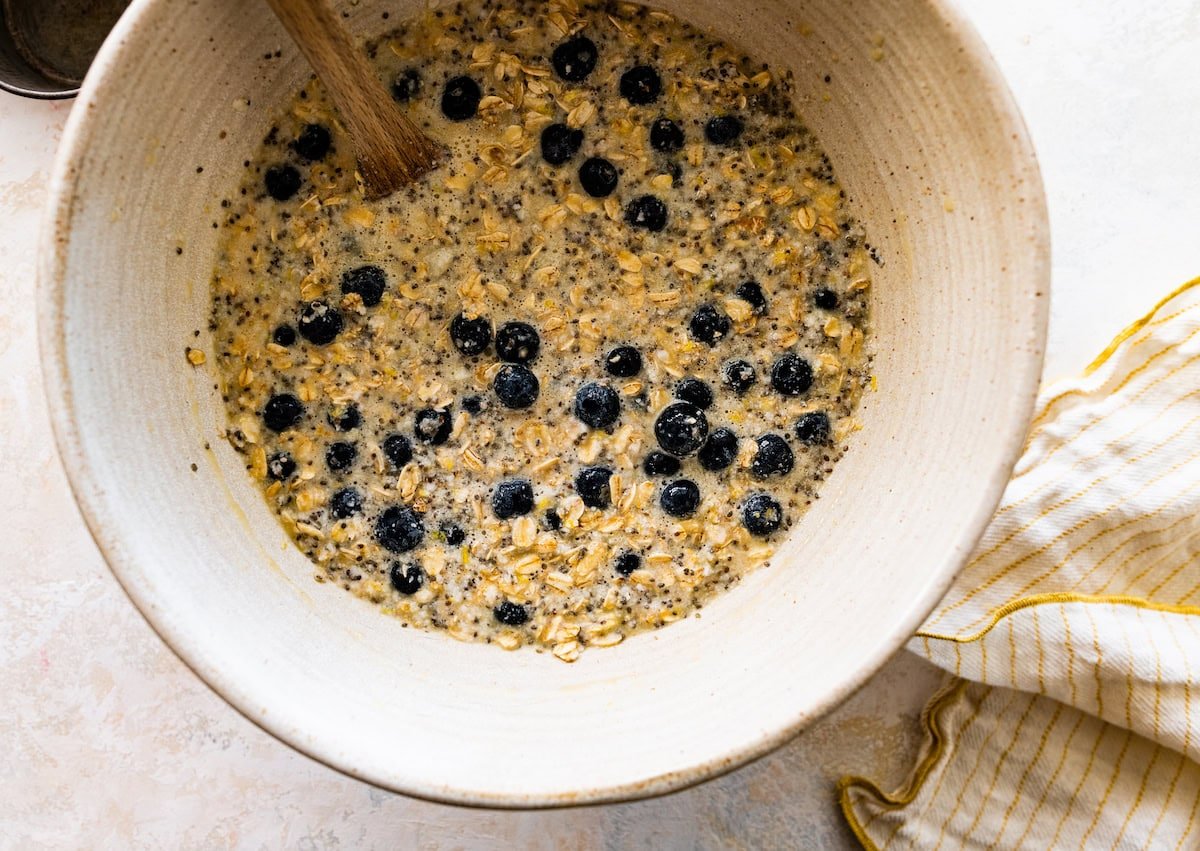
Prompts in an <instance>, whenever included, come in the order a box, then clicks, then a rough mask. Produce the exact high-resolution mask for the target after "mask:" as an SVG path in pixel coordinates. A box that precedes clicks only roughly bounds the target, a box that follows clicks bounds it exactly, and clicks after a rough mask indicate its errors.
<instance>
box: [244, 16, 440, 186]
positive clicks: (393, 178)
mask: <svg viewBox="0 0 1200 851" xmlns="http://www.w3.org/2000/svg"><path fill="white" fill-rule="evenodd" d="M267 5H269V6H270V7H271V9H272V10H273V11H274V12H275V15H276V16H277V17H278V18H279V20H280V21H281V22H282V23H283V26H284V28H285V29H286V30H287V31H288V34H289V35H291V37H292V39H293V40H294V41H295V42H296V44H297V45H299V46H300V50H301V52H303V53H304V55H305V56H306V57H307V58H308V61H309V64H311V65H312V66H313V69H314V70H315V71H316V72H317V76H318V77H320V78H321V82H322V83H324V84H325V88H326V89H328V90H329V93H330V95H332V96H333V102H334V103H335V104H336V105H337V108H338V111H339V112H340V113H341V116H342V120H343V121H344V122H345V123H346V129H347V130H349V131H350V142H351V144H352V145H353V146H354V154H355V156H356V157H358V169H359V173H360V174H361V175H362V177H363V182H364V183H365V194H366V197H368V198H383V197H385V196H387V195H391V194H392V193H393V192H395V191H396V190H397V189H399V188H400V187H401V186H404V185H405V184H407V183H410V182H412V181H413V180H415V179H416V178H418V177H419V176H421V175H422V174H424V173H425V172H426V171H429V169H431V168H433V167H434V166H435V165H437V163H438V160H439V159H440V158H441V156H442V153H443V149H442V146H440V145H438V144H437V143H436V142H434V141H433V140H432V139H430V138H429V137H428V136H426V135H425V134H424V133H422V132H421V131H420V129H418V128H417V126H416V125H415V124H413V123H412V121H410V120H409V119H408V117H407V116H406V115H404V113H403V112H401V111H400V108H399V106H397V105H396V102H395V101H394V100H392V96H391V95H390V94H389V93H388V90H387V89H386V88H384V86H383V83H381V82H380V81H379V78H378V77H376V76H375V72H374V71H373V70H372V69H371V66H370V65H369V64H368V63H367V60H366V58H365V57H364V56H363V55H362V54H361V53H360V52H359V51H358V50H357V49H356V48H355V46H354V43H353V42H352V41H351V40H350V35H349V34H348V33H347V32H346V30H345V29H343V28H342V25H341V22H340V21H338V19H337V17H336V16H335V15H334V13H333V10H332V9H331V8H330V7H329V5H328V3H327V0H267Z"/></svg>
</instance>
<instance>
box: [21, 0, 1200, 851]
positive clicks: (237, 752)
mask: <svg viewBox="0 0 1200 851" xmlns="http://www.w3.org/2000/svg"><path fill="white" fill-rule="evenodd" d="M962 5H963V6H964V7H965V9H966V11H967V12H968V14H969V15H970V17H971V18H972V19H973V20H974V21H975V22H976V24H977V25H978V26H979V28H980V29H981V31H982V33H983V35H984V37H985V39H986V40H987V42H988V43H989V45H990V46H991V48H992V50H993V51H994V53H995V54H996V57H997V59H998V60H999V62H1000V64H1001V66H1002V68H1003V69H1004V71H1005V73H1006V74H1007V75H1008V76H1009V79H1010V82H1011V84H1012V86H1013V89H1014V91H1015V93H1016V96H1017V99H1018V101H1019V102H1020V103H1021V105H1022V107H1023V109H1024V110H1025V114H1026V117H1027V119H1028V121H1029V124H1030V128H1031V131H1032V134H1033V137H1034V141H1035V143H1036V144H1037V146H1038V149H1039V153H1040V155H1041V158H1042V164H1043V169H1044V173H1045V178H1046V183H1047V189H1048V193H1049V197H1050V209H1051V216H1052V220H1053V234H1054V243H1055V290H1054V297H1053V307H1054V318H1053V321H1052V326H1051V347H1050V351H1049V357H1048V364H1047V369H1048V375H1050V376H1053V375H1056V374H1060V373H1062V372H1067V371H1073V370H1075V369H1077V368H1078V367H1079V366H1081V365H1082V364H1083V363H1084V362H1086V361H1087V360H1088V359H1089V358H1090V357H1091V356H1092V355H1093V354H1094V353H1095V351H1097V350H1098V349H1099V348H1100V347H1101V346H1102V345H1103V344H1104V343H1105V342H1106V341H1107V340H1108V338H1109V337H1111V336H1112V334H1113V333H1114V332H1115V331H1116V330H1118V329H1119V328H1120V327H1121V326H1122V325H1123V324H1124V323H1125V322H1126V321H1128V320H1129V319H1131V318H1132V317H1134V316H1136V315H1138V314H1139V313H1141V312H1143V311H1144V310H1145V309H1146V308H1147V307H1148V306H1149V304H1150V303H1152V302H1153V301H1154V300H1155V299H1156V297H1157V296H1158V295H1159V294H1161V293H1164V292H1165V291H1167V290H1168V289H1170V288H1171V287H1172V286H1174V285H1175V284H1177V283H1179V282H1181V281H1182V280H1184V279H1186V278H1188V277H1190V276H1193V275H1195V274H1197V273H1198V272H1200V258H1197V256H1196V253H1195V248H1194V246H1195V231H1194V228H1195V222H1196V221H1197V220H1200V195H1198V194H1197V193H1196V191H1195V187H1197V186H1200V158H1197V157H1196V156H1195V145H1196V140H1197V139H1200V132H1198V131H1200V88H1198V84H1197V82H1196V81H1200V67H1198V66H1200V52H1197V51H1196V49H1195V47H1196V45H1197V43H1198V41H1200V6H1197V4H1196V3H1194V2H1192V0H1163V2H1160V3H1157V4H1154V8H1153V9H1140V8H1133V7H1126V6H1124V5H1123V4H1119V3H1117V2H1116V0H1108V2H1106V3H1104V4H1103V5H1101V4H1098V3H1095V2H1087V1H1086V0H1070V2H1068V0H1055V2H1053V3H1051V4H1046V3H1044V2H1043V3H1038V2H1034V0H1018V2H1013V3H1009V4H1003V6H1001V5H997V4H994V3H990V2H987V0H970V2H963V3H962ZM65 114H66V107H65V106H64V105H61V104H41V103H33V102H26V101H19V100H17V99H15V98H11V97H9V96H7V95H0V211H2V215H0V223H2V224H0V412H3V414H4V420H5V422H4V426H3V429H2V431H0V435H2V436H0V465H2V469H3V471H4V472H5V474H6V487H5V488H4V490H3V492H2V493H0V510H3V511H4V512H5V516H7V517H9V522H8V525H7V534H6V535H5V538H4V545H3V547H2V548H0V554H2V557H0V576H2V577H3V587H4V589H5V590H4V593H3V595H0V761H2V762H3V764H4V765H5V766H6V770H5V771H4V772H2V773H0V845H3V846H14V847H15V846H17V845H20V846H21V847H43V846H44V847H73V846H79V845H94V846H99V847H133V846H137V847H158V846H169V847H224V846H230V845H237V846H239V847H249V848H257V847H279V846H284V845H286V846H288V847H301V848H329V847H371V846H383V847H421V848H480V847H482V848H486V847H498V846H500V845H504V844H507V843H511V842H514V841H519V842H520V843H521V844H522V845H524V846H527V847H535V848H541V847H547V848H553V847H580V846H600V847H614V848H617V847H644V846H651V845H653V846H655V847H680V848H683V847H726V846H733V847H796V846H798V845H799V846H813V845H822V846H830V845H833V846H835V847H836V846H837V845H839V844H840V845H849V838H848V834H847V833H846V832H845V831H844V830H843V829H842V827H841V824H840V816H839V815H838V814H837V812H836V810H835V808H834V804H833V796H832V786H831V781H832V779H833V778H835V777H836V776H838V775H840V774H842V773H845V772H847V771H853V772H867V773H871V774H873V775H875V776H881V775H882V776H887V775H889V774H890V775H891V776H895V774H896V772H897V771H898V770H899V769H900V768H901V767H902V766H903V765H904V764H905V762H906V759H907V756H908V753H907V752H908V751H909V749H910V748H911V747H912V744H913V742H914V741H915V737H916V732H915V729H914V727H913V719H914V718H915V714H916V712H917V711H918V710H919V708H920V705H921V703H922V702H923V700H924V698H925V696H926V695H927V694H928V693H929V691H930V689H931V687H932V683H933V682H934V680H935V675H933V674H932V673H931V672H930V670H929V668H928V667H927V666H925V665H924V664H923V663H919V662H917V661H916V660H915V659H914V658H912V657H909V656H903V655H902V656H900V657H897V658H896V659H895V660H893V661H892V662H891V663H889V665H888V667H887V668H885V670H884V671H883V672H882V673H881V674H880V675H878V676H877V677H876V678H875V680H873V681H872V682H871V683H870V684H869V685H868V686H867V687H866V688H865V689H864V690H863V691H862V692H860V693H859V694H858V695H857V696H856V697H855V698H854V699H852V700H851V701H850V702H849V703H848V704H847V705H846V706H844V707H842V708H841V709H840V710H839V711H838V712H836V713H835V714H834V715H833V716H831V717H829V718H827V719H826V720H825V721H823V722H821V723H820V724H818V725H816V726H815V727H814V728H812V729H811V730H809V731H808V732H807V733H805V734H804V735H802V736H801V737H800V738H799V739H797V740H796V741H794V742H793V743H791V744H790V745H789V746H787V747H785V748H784V749H783V750H782V751H780V752H779V753H777V754H774V755H772V756H770V757H768V758H766V759H764V760H762V761H760V762H758V763H756V764H754V765H751V766H749V767H747V768H745V769H743V770H741V771H739V772H736V773H734V774H732V775H729V776H726V777H724V778H721V779H719V780H716V781H713V782H711V783H708V784H705V785H703V786H701V787H698V788H695V789H692V790H689V791H686V792H682V793H679V794H677V795H673V796H670V797H668V798H664V799H659V800H657V801H648V802H641V803H636V804H625V805H618V806H608V807H598V808H591V809H580V810H568V811H558V812H547V813H493V812H485V811H475V810H464V809H456V808H451V807H444V806H439V805H434V804H427V803H424V802H418V801H412V800H408V799H405V798H401V797H398V796H394V795H390V794H387V793H383V792H379V791H377V790H374V789H371V788H370V787H367V786H365V785H363V784H361V783H358V782H355V781H352V780H348V779H346V778H344V777H341V776H340V775H337V774H335V773H333V772H331V771H330V770H328V769H326V768H324V767H322V766H320V765H317V764H316V763H313V762H312V761H310V760H308V759H306V758H304V757H301V756H299V755H297V754H295V753H293V752H292V751H290V750H288V749H287V748H285V747H284V746H282V745H280V744H278V743H276V742H275V741H274V740H272V739H271V738H270V737H268V736H267V735H266V734H264V733H262V732H261V731H259V730H258V729H257V728H255V727H253V726H252V725H251V724H250V723H249V722H247V721H245V720H244V719H242V718H241V717H240V716H238V715H237V714H236V713H235V712H233V710H231V709H229V708H228V707H227V706H226V705H225V704H224V703H222V702H221V701H220V699H218V698H217V697H215V696H214V695H213V694H212V693H211V692H209V691H208V690H207V689H206V688H205V687H204V686H203V685H201V684H200V683H199V682H198V681H197V680H196V679H195V678H194V677H193V676H192V675H191V674H190V673H189V672H188V671H187V670H186V669H185V668H184V667H183V666H182V665H181V664H180V663H178V662H177V661H176V660H175V658H174V657H173V656H172V655H171V654H170V652H169V651H168V650H166V648H165V647H164V646H163V645H162V643H161V642H160V641H159V640H158V639H157V638H156V637H155V636H154V634H153V633H152V632H151V631H150V630H149V628H148V627H147V626H146V625H145V623H144V622H143V621H142V620H141V618H140V617H139V616H138V615H137V613H136V612H135V611H134V609H133V608H132V606H131V605H130V604H129V603H128V601H127V600H126V599H125V598H124V596H123V595H122V592H121V591H120V589H119V588H118V587H117V585H116V583H115V582H114V581H113V579H112V578H111V577H110V576H109V574H108V571H107V569H106V568H105V566H104V564H103V563H102V561H101V560H100V557H99V555H98V554H97V552H96V550H95V548H94V546H93V545H92V543H91V541H90V539H89V537H88V535H87V532H86V530H85V529H84V527H83V525H82V522H81V520H80V519H79V515H78V513H77V511H76V510H75V508H74V505H73V503H72V501H71V497H70V494H69V493H68V491H67V487H66V482H65V478H64V477H63V474H62V471H61V469H60V468H59V462H58V460H57V458H56V456H55V454H54V450H53V448H52V441H51V437H50V430H49V424H48V422H47V419H46V413H45V408H44V404H43V402H42V397H41V388H40V375H39V373H38V369H37V359H36V358H37V352H36V346H35V339H36V336H35V329H34V323H33V302H32V290H33V268H34V264H33V260H34V241H35V235H36V230H37V225H38V220H39V212H40V204H41V201H42V198H43V196H44V192H45V188H46V173H47V169H48V166H49V163H50V160H51V157H52V154H53V149H54V145H55V143H56V141H57V135H58V130H59V128H60V127H61V123H62V120H63V118H64V117H65ZM152 415H153V412H147V416H152Z"/></svg>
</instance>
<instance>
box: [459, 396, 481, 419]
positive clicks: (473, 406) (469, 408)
mask: <svg viewBox="0 0 1200 851" xmlns="http://www.w3.org/2000/svg"><path fill="white" fill-rule="evenodd" d="M462 406H463V410H464V411H466V412H467V413H468V414H474V415H478V414H482V413H483V406H484V401H483V397H482V396H468V397H467V398H465V399H463V400H462Z"/></svg>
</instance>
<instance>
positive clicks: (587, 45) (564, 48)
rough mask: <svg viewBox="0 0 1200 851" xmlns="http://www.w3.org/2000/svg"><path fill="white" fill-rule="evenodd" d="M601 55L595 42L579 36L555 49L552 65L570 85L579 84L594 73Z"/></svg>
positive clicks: (551, 57) (551, 60) (551, 56)
mask: <svg viewBox="0 0 1200 851" xmlns="http://www.w3.org/2000/svg"><path fill="white" fill-rule="evenodd" d="M599 55H600V52H599V51H598V50H596V44H595V42H593V41H592V40H591V39H590V38H588V37H587V36H585V35H577V36H575V37H574V38H569V39H567V40H566V41H564V42H563V43H562V44H560V45H559V46H558V47H556V48H554V53H552V54H551V55H550V63H551V64H552V65H553V66H554V72H555V73H556V74H558V76H560V77H562V78H563V79H564V80H566V81H567V82H569V83H578V82H579V81H580V80H582V79H584V78H585V77H587V75H588V74H590V73H592V70H593V69H594V68H595V67H596V60H597V59H598V58H599Z"/></svg>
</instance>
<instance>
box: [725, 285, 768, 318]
mask: <svg viewBox="0 0 1200 851" xmlns="http://www.w3.org/2000/svg"><path fill="white" fill-rule="evenodd" d="M733 294H734V295H735V296H737V297H738V298H740V299H741V300H742V301H744V302H746V303H747V304H749V305H750V306H751V307H753V308H754V312H755V313H758V314H763V313H766V312H767V297H766V296H765V295H763V291H762V287H761V286H759V283H758V281H745V282H744V283H741V284H738V288H737V289H736V290H734V291H733Z"/></svg>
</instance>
